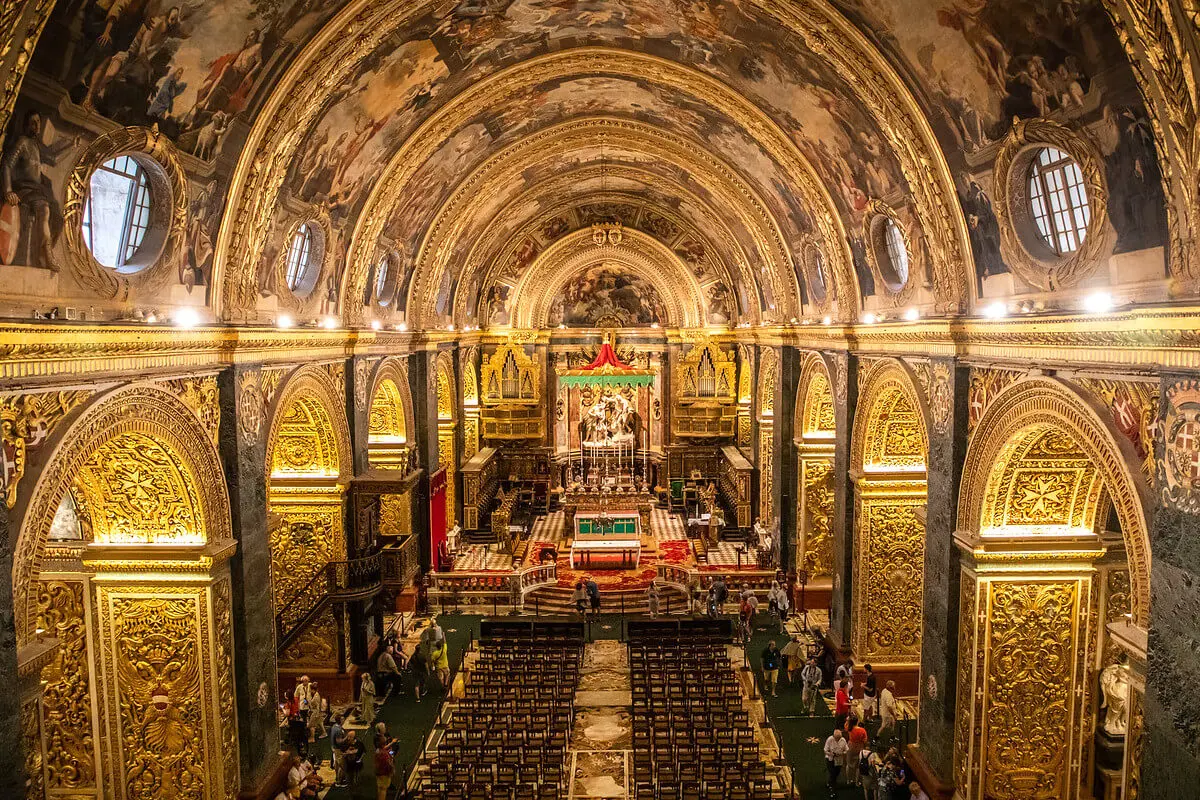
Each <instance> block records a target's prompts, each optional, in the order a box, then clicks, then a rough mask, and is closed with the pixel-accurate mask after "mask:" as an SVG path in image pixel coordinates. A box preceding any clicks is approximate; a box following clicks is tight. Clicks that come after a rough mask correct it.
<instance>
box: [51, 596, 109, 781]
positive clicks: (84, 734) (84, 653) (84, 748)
mask: <svg viewBox="0 0 1200 800" xmlns="http://www.w3.org/2000/svg"><path fill="white" fill-rule="evenodd" d="M38 627H39V628H41V629H42V630H45V631H47V632H48V633H49V634H50V635H51V636H54V637H55V638H57V639H58V641H59V648H58V651H57V653H55V656H54V660H53V661H52V662H51V663H50V664H49V665H48V666H47V667H46V668H45V669H43V671H42V680H43V682H44V683H43V686H42V733H43V736H44V742H45V750H46V756H45V767H46V771H45V774H46V788H47V789H49V790H50V791H52V792H54V791H70V790H77V789H91V788H95V787H96V786H97V782H96V753H95V739H94V735H95V730H94V725H93V719H92V678H91V668H90V665H89V656H88V636H87V606H86V603H85V599H84V584H83V583H81V582H75V581H71V582H67V581H43V582H42V583H41V585H40V586H39V588H38Z"/></svg>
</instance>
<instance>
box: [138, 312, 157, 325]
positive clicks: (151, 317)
mask: <svg viewBox="0 0 1200 800" xmlns="http://www.w3.org/2000/svg"><path fill="white" fill-rule="evenodd" d="M142 322H144V323H146V324H147V325H153V324H155V323H156V322H158V314H155V313H154V312H153V311H151V312H150V313H149V314H147V315H146V318H145V319H144V320H142Z"/></svg>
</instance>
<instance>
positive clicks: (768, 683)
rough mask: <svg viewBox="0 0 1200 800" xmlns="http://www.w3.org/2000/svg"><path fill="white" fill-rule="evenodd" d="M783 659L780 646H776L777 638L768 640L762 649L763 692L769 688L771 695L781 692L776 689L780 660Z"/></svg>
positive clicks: (775, 695)
mask: <svg viewBox="0 0 1200 800" xmlns="http://www.w3.org/2000/svg"><path fill="white" fill-rule="evenodd" d="M782 659H783V654H782V653H780V652H779V648H778V647H776V646H775V640H774V639H772V640H771V641H769V642H767V646H766V648H765V649H764V650H763V651H762V671H763V694H764V695H765V694H766V693H767V691H768V690H770V692H771V697H778V696H779V692H778V691H776V685H777V684H778V681H779V662H780V661H781V660H782Z"/></svg>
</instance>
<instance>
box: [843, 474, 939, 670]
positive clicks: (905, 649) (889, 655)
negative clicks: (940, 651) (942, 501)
mask: <svg viewBox="0 0 1200 800" xmlns="http://www.w3.org/2000/svg"><path fill="white" fill-rule="evenodd" d="M923 489H924V487H923V486H922V487H921V490H922V492H923ZM924 504H925V498H924V497H908V498H899V497H882V498H867V497H862V496H859V497H858V498H856V505H857V508H858V509H859V511H860V513H858V514H856V515H855V522H856V524H855V553H856V561H857V563H856V569H855V573H856V574H857V575H858V576H861V577H859V578H858V579H857V580H856V581H855V583H854V589H853V598H852V600H853V606H854V610H855V613H854V621H855V629H854V631H853V635H854V652H855V654H856V656H858V657H860V658H862V659H865V660H867V661H871V662H872V663H876V664H915V663H919V662H920V660H921V620H922V615H923V612H924V598H923V596H922V586H923V583H924V569H925V528H924V525H922V524H921V520H920V519H919V518H918V517H917V509H918V508H919V507H920V506H923V505H924Z"/></svg>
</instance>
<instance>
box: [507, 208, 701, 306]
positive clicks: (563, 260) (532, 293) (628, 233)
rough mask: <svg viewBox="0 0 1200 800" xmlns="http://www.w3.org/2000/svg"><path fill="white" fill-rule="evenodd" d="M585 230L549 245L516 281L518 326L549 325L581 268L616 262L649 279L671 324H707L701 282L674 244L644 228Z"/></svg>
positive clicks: (513, 304) (514, 296) (515, 294)
mask: <svg viewBox="0 0 1200 800" xmlns="http://www.w3.org/2000/svg"><path fill="white" fill-rule="evenodd" d="M597 230H600V233H602V234H604V238H603V241H602V242H600V243H597V241H596V239H595V233H596V231H594V230H591V229H587V228H585V229H583V230H578V231H575V232H574V233H572V234H568V235H567V236H564V237H563V238H562V239H560V240H558V241H557V242H555V243H554V244H552V245H551V246H550V247H548V248H546V250H545V252H543V253H542V254H541V255H540V256H538V257H537V259H535V260H534V262H533V264H531V265H530V267H529V269H528V270H526V272H525V274H524V275H523V276H522V277H521V280H520V281H519V282H518V283H517V285H516V287H515V288H514V289H513V293H512V307H513V308H514V309H517V311H518V316H517V318H516V319H515V326H516V327H518V328H539V327H545V325H546V321H547V319H548V317H549V314H550V306H551V305H552V304H553V303H554V300H555V298H556V297H558V296H559V295H560V293H561V291H562V288H563V285H564V284H565V283H566V282H567V281H568V280H570V279H571V278H572V277H574V276H575V275H577V274H578V273H579V272H580V271H582V270H584V269H587V268H588V267H591V266H597V265H600V264H618V265H620V266H622V267H624V268H626V269H628V270H629V271H630V272H632V273H634V274H636V275H638V276H639V277H642V278H645V279H646V280H647V281H649V282H650V283H651V284H652V285H653V286H654V288H655V289H656V290H657V291H658V294H659V297H660V298H661V299H662V301H663V304H664V305H665V306H666V309H667V322H668V323H669V324H671V325H673V326H677V327H683V328H696V327H700V326H701V325H703V324H704V319H705V314H704V299H703V297H704V296H703V293H702V291H701V289H700V284H699V282H697V280H696V276H695V275H693V274H692V272H691V270H689V269H688V268H687V267H686V266H685V265H684V263H683V262H682V261H681V260H680V259H679V257H678V256H676V255H675V254H674V253H673V252H671V250H670V248H668V247H667V246H666V245H664V244H662V243H661V242H659V241H658V240H657V239H655V238H654V237H653V236H649V235H647V234H645V233H642V232H641V231H636V230H628V229H621V230H620V231H619V233H620V236H619V238H614V237H612V236H610V235H608V234H609V233H610V232H609V231H606V230H602V229H597Z"/></svg>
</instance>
